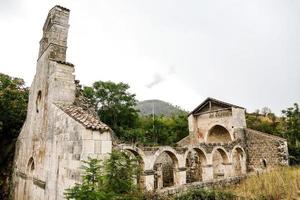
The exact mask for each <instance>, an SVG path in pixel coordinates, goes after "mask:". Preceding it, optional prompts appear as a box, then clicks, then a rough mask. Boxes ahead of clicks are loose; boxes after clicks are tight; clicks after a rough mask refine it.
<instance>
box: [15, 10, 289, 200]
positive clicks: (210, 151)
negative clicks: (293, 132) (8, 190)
mask: <svg viewBox="0 0 300 200" xmlns="http://www.w3.org/2000/svg"><path fill="white" fill-rule="evenodd" d="M69 12H70V11H69V10H68V9H66V8H63V7H61V6H55V7H54V8H52V9H51V10H50V11H49V14H48V17H47V19H46V22H45V25H44V27H43V37H42V39H41V41H40V50H39V55H38V60H37V68H36V75H35V77H34V80H33V82H32V85H31V88H30V95H29V103H28V113H27V118H26V121H25V123H24V125H23V128H22V131H21V133H20V136H19V137H18V140H17V145H16V155H15V161H14V175H13V176H14V188H13V193H14V199H16V200H17V199H18V200H21V199H24V200H35V199H36V200H38V199H40V200H44V199H49V200H52V199H53V200H54V199H64V196H63V193H64V191H65V189H67V188H69V187H71V186H73V185H74V184H75V183H76V182H80V173H81V171H80V166H81V164H82V163H81V161H82V160H86V159H87V157H88V156H90V157H94V158H99V159H105V158H106V157H107V156H108V155H109V153H110V152H111V151H112V148H118V149H121V150H123V151H126V152H128V153H131V154H132V156H136V157H138V158H140V159H139V160H140V165H141V167H142V169H143V175H142V176H141V177H139V180H137V182H138V184H140V185H141V186H142V187H144V188H145V189H147V190H155V191H158V192H159V191H168V190H171V189H174V188H176V187H189V186H190V185H195V184H196V185H197V184H198V185H205V184H206V183H210V184H211V183H218V182H221V181H227V180H232V179H233V178H235V177H240V176H243V175H244V174H246V173H248V172H251V171H256V170H263V169H266V168H272V167H274V166H276V165H288V151H287V142H286V140H285V139H283V138H279V137H275V136H272V135H269V134H266V133H261V132H258V131H255V130H251V129H248V128H247V126H246V120H245V109H244V108H242V107H239V106H236V105H232V104H229V103H225V102H222V101H219V100H216V99H213V98H207V99H206V100H205V101H204V102H203V103H201V104H200V105H199V106H198V107H197V108H196V109H195V110H193V111H192V112H191V113H190V114H189V116H188V123H189V136H188V137H186V138H184V139H183V140H181V141H179V142H178V147H176V148H173V147H170V146H158V147H137V146H134V145H130V144H118V143H117V141H115V140H114V138H113V137H112V130H111V129H110V128H109V127H108V126H107V125H105V124H104V123H103V122H101V121H100V120H99V118H98V117H97V114H96V113H95V111H94V110H93V108H92V106H90V104H89V102H88V101H87V100H86V99H85V98H84V97H83V95H82V93H81V87H80V85H79V82H78V81H75V77H74V75H73V73H74V65H72V64H71V63H68V62H66V50H67V36H68V29H69V24H68V20H69Z"/></svg>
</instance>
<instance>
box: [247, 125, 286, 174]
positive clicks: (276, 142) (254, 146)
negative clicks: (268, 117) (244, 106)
mask: <svg viewBox="0 0 300 200" xmlns="http://www.w3.org/2000/svg"><path fill="white" fill-rule="evenodd" d="M245 139H246V151H247V154H248V156H247V157H248V169H249V170H250V171H256V170H261V169H264V166H263V162H262V161H263V159H264V160H265V161H266V163H267V168H272V167H276V166H278V165H288V148H287V142H286V140H285V139H283V138H279V137H274V136H272V135H267V134H265V133H261V132H259V131H255V130H251V129H245Z"/></svg>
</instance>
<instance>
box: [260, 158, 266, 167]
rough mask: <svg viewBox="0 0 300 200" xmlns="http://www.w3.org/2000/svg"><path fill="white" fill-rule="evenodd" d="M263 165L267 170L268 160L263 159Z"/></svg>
mask: <svg viewBox="0 0 300 200" xmlns="http://www.w3.org/2000/svg"><path fill="white" fill-rule="evenodd" d="M261 163H262V167H263V169H266V168H267V161H266V159H262V161H261Z"/></svg>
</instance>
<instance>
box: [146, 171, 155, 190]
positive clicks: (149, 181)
mask: <svg viewBox="0 0 300 200" xmlns="http://www.w3.org/2000/svg"><path fill="white" fill-rule="evenodd" d="M144 181H145V182H144V184H145V188H146V190H147V191H153V190H154V170H145V171H144Z"/></svg>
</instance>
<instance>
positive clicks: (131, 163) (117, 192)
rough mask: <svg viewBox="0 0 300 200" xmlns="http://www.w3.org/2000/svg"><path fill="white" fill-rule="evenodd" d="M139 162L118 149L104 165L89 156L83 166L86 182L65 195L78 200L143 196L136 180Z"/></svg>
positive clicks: (133, 198)
mask: <svg viewBox="0 0 300 200" xmlns="http://www.w3.org/2000/svg"><path fill="white" fill-rule="evenodd" d="M136 163H137V162H136V160H135V159H132V158H130V157H129V156H128V155H127V154H126V153H124V152H120V151H116V150H113V152H112V153H111V154H110V157H109V158H108V159H107V160H105V161H104V165H101V164H100V161H99V160H97V159H92V158H89V159H88V160H87V161H84V166H83V167H82V169H83V172H84V173H83V177H82V182H81V183H80V184H76V185H75V186H74V187H72V188H70V189H67V190H66V192H65V197H66V198H67V199H75V200H106V199H112V200H114V199H116V200H117V199H118V200H138V199H141V196H142V193H141V192H139V189H138V187H137V185H136V184H135V183H134V181H133V180H134V178H136V177H135V176H136V175H137V173H139V169H138V166H137V164H136Z"/></svg>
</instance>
